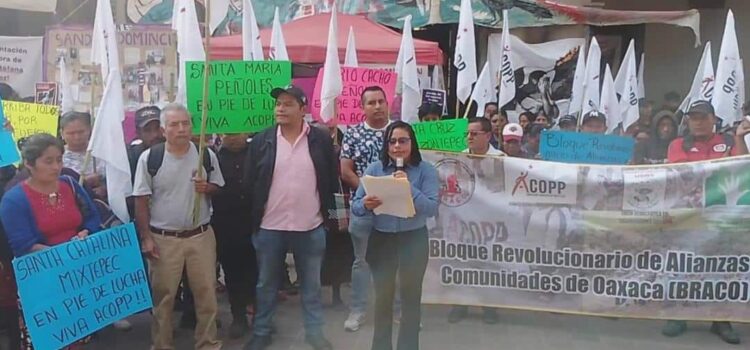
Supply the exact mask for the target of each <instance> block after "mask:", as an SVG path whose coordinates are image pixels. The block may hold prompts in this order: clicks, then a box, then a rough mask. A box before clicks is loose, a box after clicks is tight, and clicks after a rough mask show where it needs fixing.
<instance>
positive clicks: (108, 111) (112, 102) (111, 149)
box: [88, 70, 133, 222]
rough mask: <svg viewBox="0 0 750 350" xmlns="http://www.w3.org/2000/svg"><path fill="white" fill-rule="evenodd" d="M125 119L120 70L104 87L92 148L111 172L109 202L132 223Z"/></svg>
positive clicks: (90, 145)
mask: <svg viewBox="0 0 750 350" xmlns="http://www.w3.org/2000/svg"><path fill="white" fill-rule="evenodd" d="M123 120H125V106H124V104H123V101H122V78H121V77H120V71H119V70H113V71H112V72H110V74H109V78H107V82H106V85H105V87H104V95H103V96H102V102H101V104H100V105H99V113H98V114H97V118H96V119H95V120H94V129H93V131H92V133H91V141H89V147H88V151H89V152H91V155H92V156H93V157H96V158H97V159H98V160H102V161H104V164H105V166H106V171H107V201H108V202H109V205H110V207H112V211H113V212H114V213H115V215H117V218H119V219H120V221H122V222H128V221H130V216H129V215H128V206H127V204H126V202H125V198H127V197H128V196H130V194H131V193H132V190H133V188H132V185H131V183H130V181H131V178H130V162H129V161H128V153H127V150H126V149H125V142H124V139H125V137H124V133H123V130H122V122H123Z"/></svg>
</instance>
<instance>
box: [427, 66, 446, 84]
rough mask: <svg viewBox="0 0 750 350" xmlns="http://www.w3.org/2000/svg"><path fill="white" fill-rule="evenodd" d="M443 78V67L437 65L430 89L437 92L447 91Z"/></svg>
mask: <svg viewBox="0 0 750 350" xmlns="http://www.w3.org/2000/svg"><path fill="white" fill-rule="evenodd" d="M444 79H445V78H444V77H443V66H442V65H439V64H436V65H435V66H434V68H433V69H432V82H431V83H430V87H431V88H433V89H437V90H445V82H444Z"/></svg>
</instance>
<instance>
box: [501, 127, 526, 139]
mask: <svg viewBox="0 0 750 350" xmlns="http://www.w3.org/2000/svg"><path fill="white" fill-rule="evenodd" d="M521 139H523V128H522V127H521V125H518V124H516V123H510V124H508V125H505V127H504V128H503V141H507V140H517V141H519V142H520V141H521Z"/></svg>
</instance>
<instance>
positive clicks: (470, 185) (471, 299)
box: [422, 151, 750, 322]
mask: <svg viewBox="0 0 750 350" xmlns="http://www.w3.org/2000/svg"><path fill="white" fill-rule="evenodd" d="M422 156H423V159H424V160H425V161H428V162H430V163H432V164H434V165H435V168H436V169H437V171H438V174H439V179H440V207H439V215H438V216H437V218H436V219H435V220H434V222H428V225H427V226H428V229H429V263H428V266H427V272H426V273H425V279H424V288H423V297H422V301H423V302H425V303H431V304H449V305H476V306H489V307H508V308H514V309H527V310H546V311H553V312H564V313H574V314H591V315H602V316H614V317H633V318H656V319H672V320H702V321H738V322H748V321H750V304H749V302H750V253H748V252H750V235H748V232H750V157H747V156H746V157H735V158H728V159H722V160H714V161H707V162H695V163H684V164H669V165H658V166H621V165H583V164H564V163H554V162H546V161H537V160H527V159H519V158H512V157H480V158H477V157H471V156H470V155H465V154H455V153H438V152H431V151H426V152H423V153H422Z"/></svg>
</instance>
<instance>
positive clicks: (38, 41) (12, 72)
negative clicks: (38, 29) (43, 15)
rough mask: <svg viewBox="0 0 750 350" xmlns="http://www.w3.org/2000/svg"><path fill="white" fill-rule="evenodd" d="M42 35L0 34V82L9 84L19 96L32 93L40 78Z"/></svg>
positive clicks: (31, 94)
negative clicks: (16, 35)
mask: <svg viewBox="0 0 750 350" xmlns="http://www.w3.org/2000/svg"><path fill="white" fill-rule="evenodd" d="M43 40H44V38H42V37H15V36H0V83H5V84H8V85H10V86H11V87H12V88H13V90H15V91H16V93H18V95H19V96H20V97H27V96H33V95H34V87H35V84H36V82H38V81H41V80H42V47H43V45H42V43H43Z"/></svg>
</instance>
